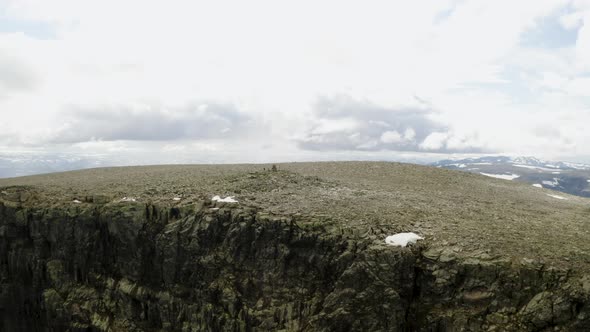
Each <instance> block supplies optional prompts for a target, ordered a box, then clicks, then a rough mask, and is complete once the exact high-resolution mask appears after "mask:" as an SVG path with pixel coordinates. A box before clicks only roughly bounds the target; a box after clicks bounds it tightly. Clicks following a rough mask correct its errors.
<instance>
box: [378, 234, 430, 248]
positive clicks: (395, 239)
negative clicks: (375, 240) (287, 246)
mask: <svg viewBox="0 0 590 332" xmlns="http://www.w3.org/2000/svg"><path fill="white" fill-rule="evenodd" d="M418 240H424V238H423V237H421V236H420V235H418V234H416V233H397V234H394V235H390V236H388V237H386V238H385V243H387V244H389V245H392V246H400V247H405V246H407V245H408V244H410V243H416V241H418Z"/></svg>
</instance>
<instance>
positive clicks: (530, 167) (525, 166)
mask: <svg viewBox="0 0 590 332" xmlns="http://www.w3.org/2000/svg"><path fill="white" fill-rule="evenodd" d="M514 167H521V168H528V169H536V170H538V171H547V172H552V171H555V169H554V168H545V167H539V166H530V165H518V164H514Z"/></svg>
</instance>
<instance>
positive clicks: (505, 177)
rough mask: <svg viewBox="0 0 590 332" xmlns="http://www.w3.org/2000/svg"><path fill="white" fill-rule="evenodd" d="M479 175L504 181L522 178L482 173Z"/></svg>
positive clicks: (515, 175)
mask: <svg viewBox="0 0 590 332" xmlns="http://www.w3.org/2000/svg"><path fill="white" fill-rule="evenodd" d="M479 174H481V175H485V176H489V177H492V178H496V179H502V180H514V179H516V178H519V177H520V175H518V174H490V173H483V172H480V173H479Z"/></svg>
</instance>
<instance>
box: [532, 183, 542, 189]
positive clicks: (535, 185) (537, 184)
mask: <svg viewBox="0 0 590 332" xmlns="http://www.w3.org/2000/svg"><path fill="white" fill-rule="evenodd" d="M533 187H537V188H543V186H542V185H541V184H540V183H535V184H533Z"/></svg>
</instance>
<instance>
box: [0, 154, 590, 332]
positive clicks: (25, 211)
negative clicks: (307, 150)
mask: <svg viewBox="0 0 590 332" xmlns="http://www.w3.org/2000/svg"><path fill="white" fill-rule="evenodd" d="M277 166H278V167H277V170H276V171H272V170H271V169H272V168H271V166H270V165H209V166H201V165H185V166H147V167H123V168H105V169H93V170H85V171H75V172H66V173H58V174H51V175H40V176H31V177H23V178H14V179H2V180H0V322H1V323H0V324H2V325H1V326H0V330H6V331H31V330H37V331H86V330H96V331H414V330H417V331H420V330H422V331H461V330H464V331H527V330H528V331H549V330H551V331H554V330H563V331H587V330H590V274H589V271H590V269H589V267H590V241H589V240H590V233H589V232H590V200H589V199H586V198H581V197H574V196H567V197H568V199H567V200H556V199H553V198H551V197H547V196H546V195H545V194H543V193H540V192H538V191H537V190H535V188H533V187H531V186H530V185H526V184H519V183H512V182H508V181H502V180H496V179H491V178H488V177H484V176H479V175H475V174H468V173H461V172H456V171H449V170H444V169H437V168H433V167H424V166H417V165H410V164H397V163H376V162H339V163H294V164H279V165H277ZM215 196H219V197H232V200H233V199H234V198H235V201H236V202H233V201H231V202H230V201H229V200H228V201H227V202H226V201H223V200H212V198H213V197H215ZM400 232H414V233H416V234H419V235H420V236H422V237H424V240H420V241H418V242H417V243H416V244H411V245H409V246H408V247H396V246H390V245H387V244H386V243H385V238H386V237H387V236H388V235H391V234H396V233H400Z"/></svg>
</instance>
